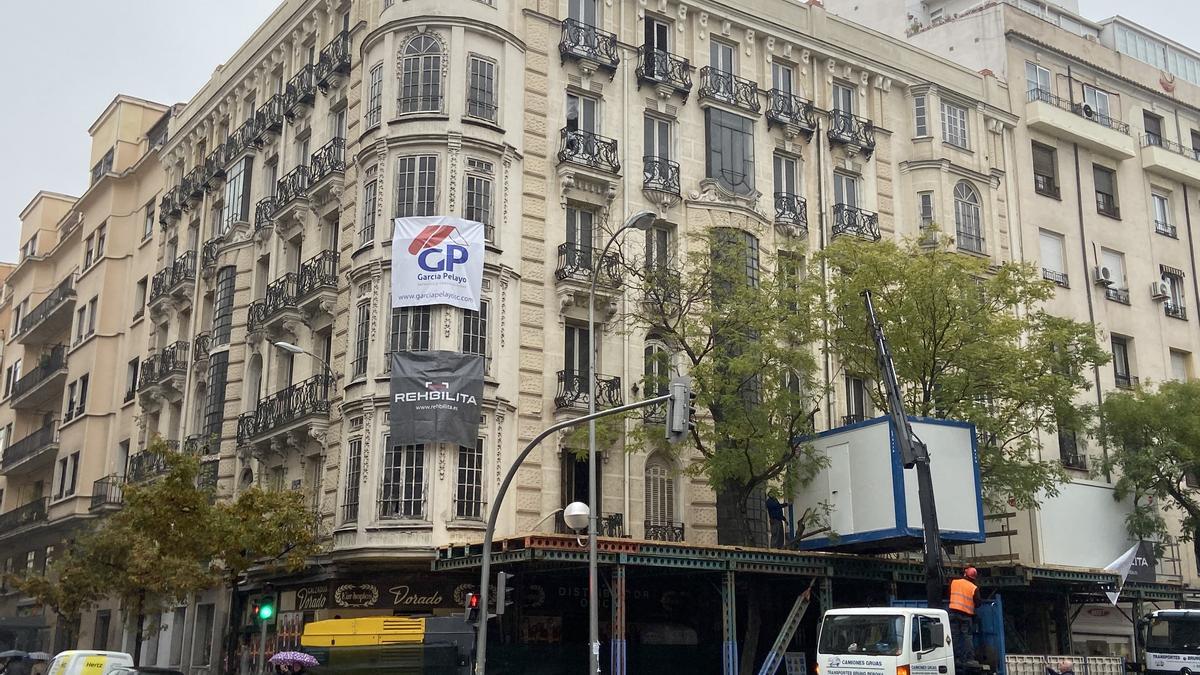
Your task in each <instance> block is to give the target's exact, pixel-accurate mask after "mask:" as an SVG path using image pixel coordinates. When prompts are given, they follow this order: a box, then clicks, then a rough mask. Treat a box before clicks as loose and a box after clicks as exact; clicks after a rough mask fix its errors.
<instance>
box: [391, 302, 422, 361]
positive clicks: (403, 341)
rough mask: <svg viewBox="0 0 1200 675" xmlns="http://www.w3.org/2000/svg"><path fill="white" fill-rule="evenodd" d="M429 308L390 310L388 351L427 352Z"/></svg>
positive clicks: (398, 308)
mask: <svg viewBox="0 0 1200 675" xmlns="http://www.w3.org/2000/svg"><path fill="white" fill-rule="evenodd" d="M429 309H430V308H429V307H396V308H393V309H392V329H391V340H389V341H388V351H392V352H423V351H428V350H429V335H430V330H429V325H430V324H429V319H430V312H429Z"/></svg>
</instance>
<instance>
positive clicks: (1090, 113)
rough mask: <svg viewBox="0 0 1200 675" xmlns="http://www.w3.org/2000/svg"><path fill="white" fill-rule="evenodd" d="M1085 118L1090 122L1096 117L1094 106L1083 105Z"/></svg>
mask: <svg viewBox="0 0 1200 675" xmlns="http://www.w3.org/2000/svg"><path fill="white" fill-rule="evenodd" d="M1083 116H1084V117H1086V118H1088V119H1089V120H1090V119H1092V118H1094V117H1095V116H1096V111H1095V110H1094V109H1093V108H1092V106H1090V105H1088V104H1086V103H1084V104H1083Z"/></svg>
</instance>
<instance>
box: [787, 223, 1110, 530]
mask: <svg viewBox="0 0 1200 675" xmlns="http://www.w3.org/2000/svg"><path fill="white" fill-rule="evenodd" d="M866 289H870V290H871V291H872V293H874V294H875V297H876V302H875V305H876V313H877V314H878V316H879V319H880V321H881V322H882V324H883V328H884V331H885V333H886V334H887V337H888V341H889V342H890V344H891V347H892V356H893V359H894V360H895V365H896V376H897V378H898V380H899V382H900V386H901V389H902V390H903V392H904V403H905V406H906V408H907V411H908V413H909V414H910V415H919V416H923V417H932V418H938V419H958V420H965V421H968V422H971V423H973V424H974V425H975V427H976V429H977V430H978V434H979V442H980V447H979V456H980V464H981V474H982V479H983V487H984V499H985V501H986V502H987V503H988V504H989V505H990V506H999V505H1000V504H1004V503H1006V502H1007V503H1009V504H1011V505H1013V506H1015V507H1017V508H1031V507H1034V506H1036V504H1037V502H1038V499H1039V497H1040V496H1054V495H1055V494H1057V485H1058V484H1060V483H1061V482H1062V481H1063V480H1065V476H1064V474H1063V471H1062V468H1061V466H1060V465H1059V464H1058V463H1056V462H1052V461H1045V460H1042V459H1040V457H1039V453H1038V450H1039V447H1038V432H1039V431H1053V430H1055V428H1056V427H1058V428H1062V429H1066V430H1080V431H1081V430H1083V429H1084V428H1085V425H1086V423H1087V420H1089V419H1090V417H1091V415H1092V414H1093V413H1094V409H1093V408H1091V407H1089V406H1086V405H1083V404H1080V403H1079V402H1078V401H1077V399H1078V395H1079V394H1080V393H1081V392H1083V391H1086V390H1087V389H1088V388H1089V387H1090V382H1089V378H1088V375H1089V370H1090V369H1092V368H1094V367H1095V366H1097V365H1099V364H1103V363H1105V362H1106V361H1107V359H1108V355H1107V353H1106V352H1105V351H1104V350H1103V349H1102V348H1101V347H1100V345H1099V344H1098V342H1097V340H1096V331H1095V328H1094V327H1093V326H1092V325H1091V324H1088V323H1082V322H1078V321H1073V320H1071V319H1065V318H1061V317H1055V316H1051V315H1050V314H1048V313H1046V312H1045V311H1044V310H1043V309H1041V306H1042V304H1043V303H1044V302H1045V301H1047V300H1048V299H1050V298H1051V297H1052V295H1053V290H1052V287H1051V285H1050V284H1049V283H1048V282H1046V281H1044V280H1043V279H1042V278H1041V275H1040V274H1039V273H1038V271H1037V270H1036V269H1034V268H1033V267H1032V266H1029V265H1022V264H1015V263H1005V264H1002V265H998V266H992V265H989V261H988V260H986V259H981V258H977V257H974V256H969V255H965V254H960V253H955V252H951V251H946V250H943V249H940V248H934V249H928V248H923V247H921V246H919V245H918V244H916V243H915V242H908V243H906V244H902V245H901V244H896V243H893V242H890V241H879V242H865V241H861V240H856V239H853V238H848V237H843V238H839V239H837V240H835V241H834V242H833V243H832V244H831V245H830V246H829V247H828V248H827V249H825V250H824V251H822V252H821V253H819V254H818V255H816V256H815V257H814V261H813V264H812V267H811V270H810V274H809V276H808V294H809V297H810V298H811V299H812V306H813V307H814V309H815V310H816V314H817V316H818V317H819V318H820V320H821V321H822V322H823V324H824V325H825V326H827V330H826V334H825V348H826V350H827V352H828V354H829V355H830V357H831V358H833V359H838V360H839V361H840V363H841V367H842V369H843V370H844V371H845V372H846V373H848V374H861V375H863V376H865V377H866V378H870V377H872V376H874V375H876V373H877V369H878V367H877V365H876V355H875V347H874V343H873V341H872V339H871V336H870V335H869V333H868V331H867V329H866V325H867V324H866V310H865V308H864V306H863V300H862V297H861V293H862V291H863V290H866ZM870 394H871V399H872V401H873V402H874V404H875V405H876V407H877V408H883V407H884V401H885V399H884V393H883V390H882V387H881V385H880V383H878V382H876V385H875V386H874V387H872V388H871V391H870Z"/></svg>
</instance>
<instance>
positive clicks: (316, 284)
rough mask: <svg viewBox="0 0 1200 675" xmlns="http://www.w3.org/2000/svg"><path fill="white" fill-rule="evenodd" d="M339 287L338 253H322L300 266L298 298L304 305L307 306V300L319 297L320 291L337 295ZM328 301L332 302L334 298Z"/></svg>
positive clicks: (297, 287)
mask: <svg viewBox="0 0 1200 675" xmlns="http://www.w3.org/2000/svg"><path fill="white" fill-rule="evenodd" d="M337 287H338V252H337V251H332V250H329V251H321V252H320V253H318V254H316V255H315V256H313V257H311V258H309V259H308V260H306V261H305V262H304V264H302V265H300V273H299V275H297V279H296V298H297V299H298V300H299V301H301V304H302V305H304V304H306V303H305V302H304V301H305V300H308V299H310V298H311V297H313V296H315V295H317V294H318V291H322V290H327V291H332V292H334V293H336V292H337ZM326 299H327V300H332V296H331V297H329V298H326Z"/></svg>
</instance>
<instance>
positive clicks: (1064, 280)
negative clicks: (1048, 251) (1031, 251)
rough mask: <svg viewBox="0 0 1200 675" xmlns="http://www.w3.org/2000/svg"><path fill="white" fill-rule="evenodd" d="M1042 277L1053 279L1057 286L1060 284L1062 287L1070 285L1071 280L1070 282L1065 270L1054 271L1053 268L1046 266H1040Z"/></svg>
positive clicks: (1048, 279) (1047, 279)
mask: <svg viewBox="0 0 1200 675" xmlns="http://www.w3.org/2000/svg"><path fill="white" fill-rule="evenodd" d="M1042 278H1043V279H1045V280H1046V281H1053V282H1054V283H1055V284H1058V285H1059V286H1062V287H1063V288H1070V287H1071V282H1070V279H1069V278H1068V277H1067V273H1066V272H1056V271H1055V270H1052V269H1050V268H1048V267H1043V268H1042Z"/></svg>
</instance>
